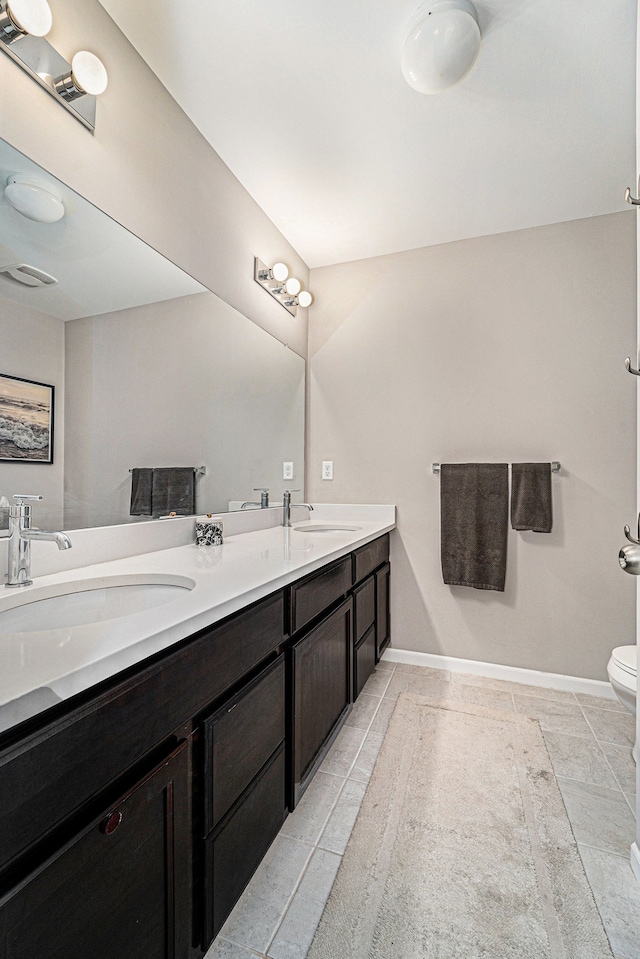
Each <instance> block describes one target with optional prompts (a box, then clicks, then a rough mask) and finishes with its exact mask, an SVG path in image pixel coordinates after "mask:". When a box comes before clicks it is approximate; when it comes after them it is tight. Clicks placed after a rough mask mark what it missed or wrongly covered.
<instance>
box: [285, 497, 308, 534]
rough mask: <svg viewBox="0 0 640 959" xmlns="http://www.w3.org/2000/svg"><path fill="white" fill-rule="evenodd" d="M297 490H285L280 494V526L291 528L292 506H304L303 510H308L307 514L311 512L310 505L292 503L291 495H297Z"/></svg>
mask: <svg viewBox="0 0 640 959" xmlns="http://www.w3.org/2000/svg"><path fill="white" fill-rule="evenodd" d="M299 492H300V490H298V489H286V490H285V491H284V493H283V494H282V525H283V526H291V507H292V506H304V508H305V509H308V510H309V512H311V511H312V509H313V506H312V505H311V504H310V503H292V502H291V494H292V493H299Z"/></svg>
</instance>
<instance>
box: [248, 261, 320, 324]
mask: <svg viewBox="0 0 640 959" xmlns="http://www.w3.org/2000/svg"><path fill="white" fill-rule="evenodd" d="M253 278H254V280H255V281H256V283H259V284H260V286H261V287H262V289H263V290H266V291H267V293H269V294H270V295H271V296H272V297H273V298H274V300H277V301H278V303H279V304H280V306H284V308H285V309H286V310H288V311H289V313H291V314H292V316H295V315H296V312H297V309H298V307H299V306H301V307H307V306H311V304H312V303H313V297H312V295H311V293H308V292H307V290H303V289H302V284H301V283H300V280H297V279H296V278H295V276H289V268H288V267H287V266H286V264H285V263H276V264H275V266H272V267H269V266H266V264H265V263H263V262H262V260H259V259H258V257H256V258H255V260H254V268H253Z"/></svg>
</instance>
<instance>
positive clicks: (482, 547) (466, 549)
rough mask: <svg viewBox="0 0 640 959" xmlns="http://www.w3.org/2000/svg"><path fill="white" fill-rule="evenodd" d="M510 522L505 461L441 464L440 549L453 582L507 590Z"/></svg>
mask: <svg viewBox="0 0 640 959" xmlns="http://www.w3.org/2000/svg"><path fill="white" fill-rule="evenodd" d="M508 525H509V467H508V465H507V463H443V464H442V465H441V467H440V555H441V561H442V576H443V579H444V581H445V583H447V584H448V585H449V586H473V587H475V589H494V590H497V591H498V592H503V591H504V582H505V577H506V572H507V530H508Z"/></svg>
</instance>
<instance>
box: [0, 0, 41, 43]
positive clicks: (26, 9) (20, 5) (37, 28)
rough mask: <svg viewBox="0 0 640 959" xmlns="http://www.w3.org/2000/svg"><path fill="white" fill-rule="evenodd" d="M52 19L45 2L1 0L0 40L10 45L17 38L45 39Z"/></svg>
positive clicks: (37, 0) (39, 0)
mask: <svg viewBox="0 0 640 959" xmlns="http://www.w3.org/2000/svg"><path fill="white" fill-rule="evenodd" d="M52 24H53V17H52V15H51V7H50V6H49V4H48V3H47V0H10V2H9V0H1V2H0V39H1V40H2V41H3V42H4V43H12V42H13V41H14V40H16V39H17V38H18V37H24V36H27V35H28V36H31V37H46V35H47V34H48V33H49V31H50V30H51V26H52Z"/></svg>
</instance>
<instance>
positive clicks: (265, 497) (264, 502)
mask: <svg viewBox="0 0 640 959" xmlns="http://www.w3.org/2000/svg"><path fill="white" fill-rule="evenodd" d="M253 492H254V493H260V502H259V503H243V504H242V506H241V507H240V509H244V508H245V506H259V507H260V509H269V490H268V489H267V488H266V487H264V486H254V488H253Z"/></svg>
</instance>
